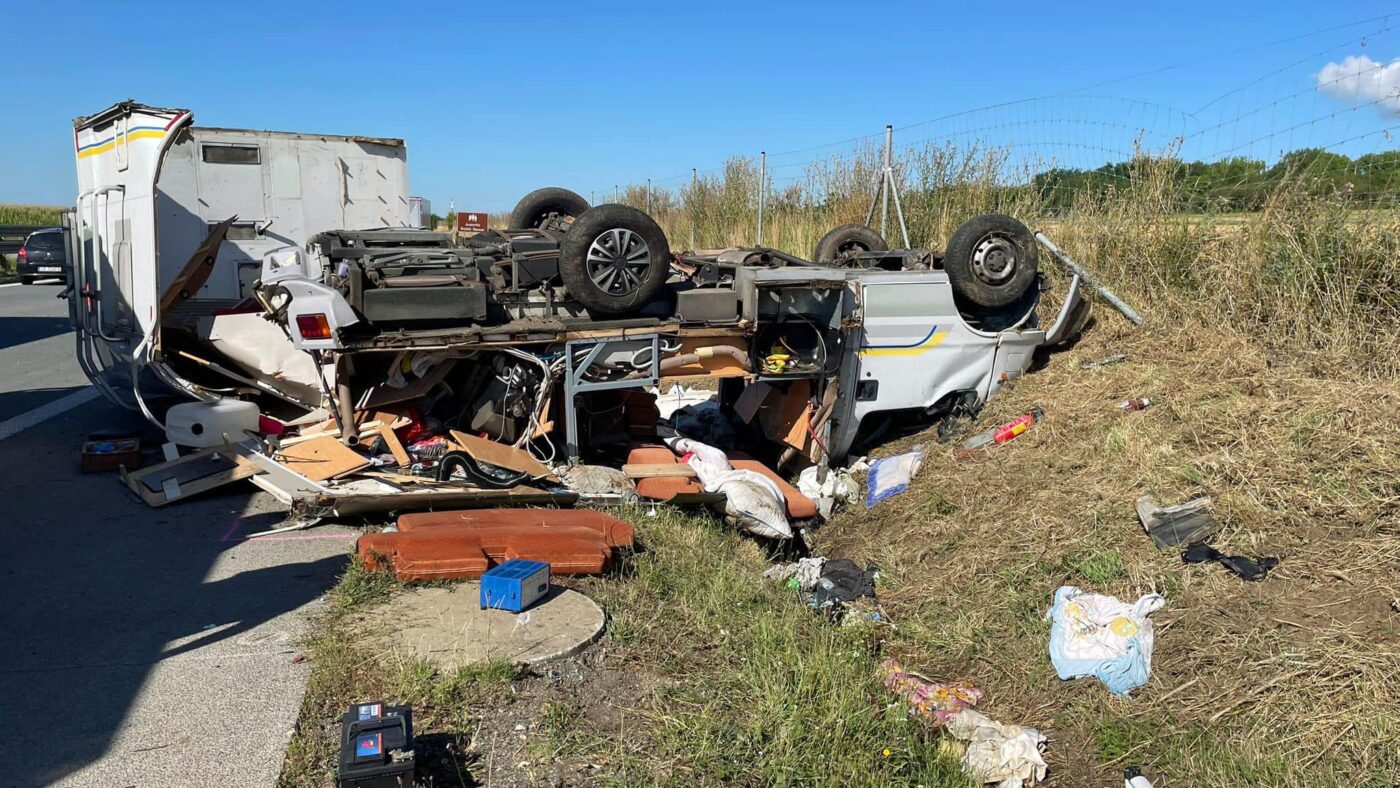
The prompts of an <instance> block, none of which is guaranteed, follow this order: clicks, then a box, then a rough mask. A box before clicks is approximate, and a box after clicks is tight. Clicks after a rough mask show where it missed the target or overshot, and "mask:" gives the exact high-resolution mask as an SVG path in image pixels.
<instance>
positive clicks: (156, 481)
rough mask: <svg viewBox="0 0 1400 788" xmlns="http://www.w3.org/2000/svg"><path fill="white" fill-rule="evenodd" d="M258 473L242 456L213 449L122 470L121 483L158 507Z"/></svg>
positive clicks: (256, 468) (255, 467)
mask: <svg viewBox="0 0 1400 788" xmlns="http://www.w3.org/2000/svg"><path fill="white" fill-rule="evenodd" d="M257 472H258V467H257V466H256V465H254V464H253V463H251V462H249V461H248V460H246V459H244V458H243V457H242V456H241V455H239V454H237V453H235V452H230V451H227V450H224V449H223V448H222V447H213V448H208V449H200V450H199V451H196V452H193V453H191V454H186V455H185V456H183V457H176V458H175V459H173V460H171V461H169V462H163V463H160V464H159V465H152V466H150V467H149V468H142V469H141V470H139V471H134V472H133V471H125V470H124V471H122V474H121V479H122V482H123V483H125V484H126V486H127V487H130V488H131V490H132V492H135V493H136V494H137V495H139V496H141V500H143V501H145V502H146V503H147V504H148V505H150V506H153V507H157V506H164V505H166V504H168V503H171V502H172V501H177V500H179V499H181V498H186V497H188V496H191V495H195V494H197V493H202V492H207V491H209V490H212V489H214V488H215V487H222V486H223V485H225V484H232V483H233V482H236V481H239V480H242V479H247V478H248V477H250V476H252V475H253V474H255V473H257Z"/></svg>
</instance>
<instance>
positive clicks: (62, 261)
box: [15, 227, 68, 285]
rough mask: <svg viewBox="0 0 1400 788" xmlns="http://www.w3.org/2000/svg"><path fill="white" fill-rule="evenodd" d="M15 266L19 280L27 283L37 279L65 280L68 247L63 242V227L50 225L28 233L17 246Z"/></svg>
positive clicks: (66, 276) (32, 282)
mask: <svg viewBox="0 0 1400 788" xmlns="http://www.w3.org/2000/svg"><path fill="white" fill-rule="evenodd" d="M15 267H16V269H17V271H18V272H19V281H21V282H23V283H24V284H27V285H32V284H34V282H35V280H37V279H49V278H53V279H58V280H59V281H60V282H65V281H67V278H68V249H67V247H66V246H65V245H64V243H63V228H62V227H52V228H49V229H45V230H35V231H34V232H32V233H30V234H29V237H28V238H25V239H24V245H23V246H21V247H20V248H19V257H18V262H17V263H16V266H15Z"/></svg>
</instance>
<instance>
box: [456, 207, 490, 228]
mask: <svg viewBox="0 0 1400 788" xmlns="http://www.w3.org/2000/svg"><path fill="white" fill-rule="evenodd" d="M457 232H459V233H482V232H486V214H484V213H472V212H470V211H458V212H457Z"/></svg>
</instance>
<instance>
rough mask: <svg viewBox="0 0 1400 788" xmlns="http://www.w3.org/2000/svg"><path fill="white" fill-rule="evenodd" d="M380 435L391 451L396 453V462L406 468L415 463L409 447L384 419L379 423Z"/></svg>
mask: <svg viewBox="0 0 1400 788" xmlns="http://www.w3.org/2000/svg"><path fill="white" fill-rule="evenodd" d="M379 437H381V438H383V439H384V445H386V446H388V447H389V453H390V454H392V455H394V462H397V463H398V464H399V465H400V466H401V467H404V468H407V467H408V466H410V465H412V464H413V458H412V457H410V456H409V454H408V449H405V448H404V447H403V442H402V441H400V440H399V436H397V435H395V434H394V430H393V429H392V428H390V427H389V425H388V424H386V423H384V422H382V421H381V422H380V423H379Z"/></svg>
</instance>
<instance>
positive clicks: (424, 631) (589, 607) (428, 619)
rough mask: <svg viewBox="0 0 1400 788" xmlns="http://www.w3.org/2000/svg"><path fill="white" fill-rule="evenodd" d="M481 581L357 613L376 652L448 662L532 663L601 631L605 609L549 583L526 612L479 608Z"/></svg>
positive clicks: (404, 596) (579, 645)
mask: <svg viewBox="0 0 1400 788" xmlns="http://www.w3.org/2000/svg"><path fill="white" fill-rule="evenodd" d="M480 599H481V591H480V585H479V584H477V583H475V582H463V583H458V584H457V585H454V586H451V587H445V588H416V589H413V590H411V591H406V592H404V593H400V594H396V595H394V596H393V597H392V598H391V599H390V600H389V601H388V602H385V603H384V604H381V605H376V606H374V607H372V608H369V609H368V610H365V611H364V612H363V613H361V614H359V615H358V616H357V617H356V619H355V624H356V628H357V629H359V630H360V631H362V632H364V633H365V638H366V641H367V644H368V645H369V646H370V648H371V649H373V650H375V651H377V652H381V653H383V652H389V653H393V654H395V655H398V656H402V657H406V658H410V659H411V658H415V657H418V658H422V659H426V660H428V661H430V662H433V663H434V664H436V665H438V666H439V667H441V668H443V669H445V670H454V669H456V668H459V667H462V666H464V665H476V664H480V663H484V662H492V661H496V662H500V661H505V662H510V663H512V664H516V665H535V664H539V663H541V662H548V661H550V660H553V659H562V658H564V657H568V656H572V655H574V654H577V653H579V652H580V651H582V650H583V649H584V648H586V647H587V646H588V644H590V643H592V642H593V641H595V640H597V639H598V637H599V636H600V635H602V634H603V626H604V623H605V617H604V615H603V609H602V608H600V607H598V605H597V604H596V603H594V601H593V600H591V599H589V598H588V597H586V596H584V595H583V594H580V593H578V592H577V591H569V590H566V589H563V588H560V587H558V586H552V587H551V588H550V589H549V594H548V595H547V596H546V597H545V598H544V600H543V601H541V602H538V603H536V604H535V606H534V607H532V608H530V609H529V610H526V611H525V612H523V613H518V614H517V613H510V612H507V611H504V610H482V609H481V608H480V607H479V605H480Z"/></svg>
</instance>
